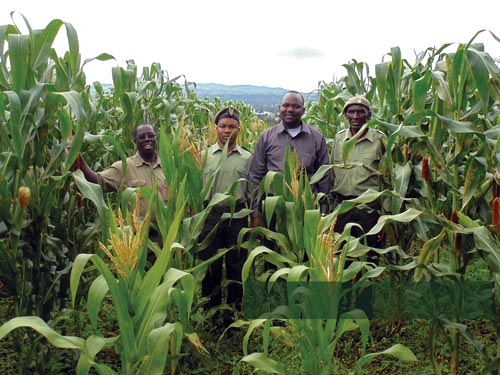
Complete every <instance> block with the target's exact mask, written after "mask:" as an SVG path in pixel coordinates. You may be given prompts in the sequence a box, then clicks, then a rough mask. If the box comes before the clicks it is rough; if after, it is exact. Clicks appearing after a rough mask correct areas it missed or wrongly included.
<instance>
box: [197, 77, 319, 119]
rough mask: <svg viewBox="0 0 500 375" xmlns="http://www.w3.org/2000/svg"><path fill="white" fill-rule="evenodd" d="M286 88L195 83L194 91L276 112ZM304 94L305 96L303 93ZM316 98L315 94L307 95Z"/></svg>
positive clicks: (200, 96)
mask: <svg viewBox="0 0 500 375" xmlns="http://www.w3.org/2000/svg"><path fill="white" fill-rule="evenodd" d="M287 91H288V90H286V89H284V88H281V87H266V86H252V85H231V86H229V85H222V84H219V83H197V84H195V85H194V92H195V93H196V95H197V96H198V97H199V98H211V99H213V98H215V97H218V98H219V99H221V100H222V101H226V100H234V101H242V102H245V103H247V104H249V105H251V106H252V107H253V108H254V109H255V110H256V111H257V112H260V113H262V112H276V111H277V109H278V104H279V102H280V100H281V97H282V96H283V94H284V93H285V92H287ZM304 96H306V95H305V94H304ZM308 100H316V96H308Z"/></svg>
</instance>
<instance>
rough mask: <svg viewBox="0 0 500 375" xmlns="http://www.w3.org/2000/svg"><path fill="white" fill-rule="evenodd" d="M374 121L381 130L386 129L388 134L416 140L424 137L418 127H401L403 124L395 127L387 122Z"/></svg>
mask: <svg viewBox="0 0 500 375" xmlns="http://www.w3.org/2000/svg"><path fill="white" fill-rule="evenodd" d="M374 121H376V123H377V124H378V125H380V126H381V127H382V128H384V129H387V131H388V132H389V133H390V134H398V135H399V136H400V137H409V138H415V137H417V138H418V137H423V136H425V133H424V132H422V130H420V128H419V127H418V126H411V125H403V124H401V125H395V124H391V123H388V122H384V121H380V120H378V119H376V120H374Z"/></svg>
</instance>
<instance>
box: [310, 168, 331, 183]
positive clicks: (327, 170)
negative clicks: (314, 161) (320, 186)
mask: <svg viewBox="0 0 500 375" xmlns="http://www.w3.org/2000/svg"><path fill="white" fill-rule="evenodd" d="M331 169H332V166H331V165H328V164H325V165H320V167H319V168H318V170H317V171H316V172H315V173H314V174H313V175H312V176H311V180H310V181H309V183H310V184H311V185H314V184H316V183H318V182H319V181H320V180H321V179H322V178H323V177H324V176H325V174H327V173H330V170H331Z"/></svg>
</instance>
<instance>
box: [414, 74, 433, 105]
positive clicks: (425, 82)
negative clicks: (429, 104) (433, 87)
mask: <svg viewBox="0 0 500 375" xmlns="http://www.w3.org/2000/svg"><path fill="white" fill-rule="evenodd" d="M431 79H432V73H431V72H430V71H429V70H427V71H426V72H425V74H424V75H423V76H422V77H420V78H419V79H417V80H415V81H414V82H413V86H412V100H413V110H414V111H415V112H419V111H422V110H424V109H425V103H426V101H427V93H428V92H429V88H430V84H431Z"/></svg>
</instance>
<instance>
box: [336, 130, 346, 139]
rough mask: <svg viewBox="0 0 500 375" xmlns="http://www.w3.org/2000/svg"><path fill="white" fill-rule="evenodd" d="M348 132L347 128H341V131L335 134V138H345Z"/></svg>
mask: <svg viewBox="0 0 500 375" xmlns="http://www.w3.org/2000/svg"><path fill="white" fill-rule="evenodd" d="M346 134H347V129H342V130H339V131H338V132H337V133H336V134H335V139H340V138H345V136H346Z"/></svg>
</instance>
